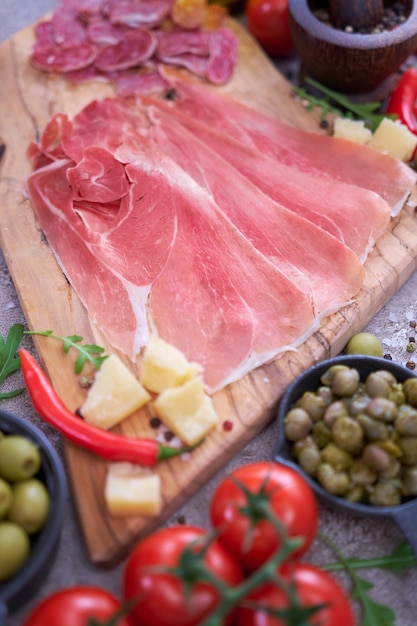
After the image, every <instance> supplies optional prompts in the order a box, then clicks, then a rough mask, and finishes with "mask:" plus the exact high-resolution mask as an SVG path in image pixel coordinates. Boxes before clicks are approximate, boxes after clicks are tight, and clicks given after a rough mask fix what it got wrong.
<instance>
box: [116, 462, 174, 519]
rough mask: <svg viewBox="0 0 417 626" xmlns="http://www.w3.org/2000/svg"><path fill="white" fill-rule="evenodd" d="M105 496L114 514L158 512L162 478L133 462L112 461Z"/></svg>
mask: <svg viewBox="0 0 417 626" xmlns="http://www.w3.org/2000/svg"><path fill="white" fill-rule="evenodd" d="M104 499H105V502H106V506H107V509H108V511H109V513H110V515H113V516H114V517H123V516H137V515H157V514H158V513H159V512H160V510H161V507H162V498H161V480H160V477H159V475H158V474H156V473H153V472H151V471H150V470H146V469H144V468H139V467H138V466H131V464H130V463H114V464H111V465H110V466H109V469H108V472H107V477H106V484H105V487H104Z"/></svg>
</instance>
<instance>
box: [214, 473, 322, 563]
mask: <svg viewBox="0 0 417 626" xmlns="http://www.w3.org/2000/svg"><path fill="white" fill-rule="evenodd" d="M236 481H239V483H241V484H242V485H243V486H244V487H245V488H247V489H248V490H249V492H250V493H252V494H258V496H257V498H256V499H255V501H254V502H253V499H252V505H251V506H250V507H249V508H248V504H250V502H249V501H248V498H247V496H246V495H245V493H244V491H243V490H242V489H241V488H240V487H239V485H238V484H237V482H236ZM262 503H263V506H264V505H265V504H266V503H269V506H270V508H271V510H272V511H273V513H274V514H275V516H276V517H277V518H278V519H279V520H280V521H281V523H282V524H283V525H284V527H285V529H286V532H287V533H288V535H289V536H290V537H303V539H304V542H303V544H302V545H301V546H300V547H299V548H298V549H297V550H296V551H295V552H294V553H293V555H292V558H294V559H299V558H300V557H301V556H302V555H304V554H305V553H306V552H307V550H308V549H309V547H310V545H311V544H312V542H313V540H314V538H315V535H316V532H317V520H318V509H317V502H316V499H315V496H314V494H313V491H312V490H311V488H310V486H309V485H308V484H307V483H306V482H305V480H304V479H303V478H302V477H301V476H300V475H299V474H298V473H297V472H296V471H295V470H292V469H291V468H289V467H286V466H285V465H281V464H280V463H270V462H259V463H250V464H247V465H243V466H242V467H240V468H238V469H237V470H235V471H234V472H232V474H230V475H229V476H226V477H225V478H224V479H223V480H222V481H221V482H220V484H219V486H218V487H217V489H216V491H215V492H214V494H213V497H212V501H211V507H210V518H211V523H212V526H213V528H217V530H218V531H219V532H220V534H219V540H220V541H221V542H222V543H224V544H225V545H226V546H227V547H228V548H229V550H230V551H231V552H232V554H234V555H235V557H236V558H237V559H238V560H239V562H240V563H241V564H242V567H243V568H244V570H245V571H247V572H252V571H254V570H256V569H257V568H259V567H260V566H261V565H262V564H263V563H265V561H266V560H267V559H268V558H269V557H270V556H271V555H272V554H273V552H275V550H276V549H277V548H278V546H279V538H278V535H277V532H276V530H275V529H274V527H273V526H272V524H271V523H270V522H269V521H268V520H267V519H265V517H263V518H262V515H260V512H259V504H262ZM245 507H246V508H245ZM248 541H250V543H248Z"/></svg>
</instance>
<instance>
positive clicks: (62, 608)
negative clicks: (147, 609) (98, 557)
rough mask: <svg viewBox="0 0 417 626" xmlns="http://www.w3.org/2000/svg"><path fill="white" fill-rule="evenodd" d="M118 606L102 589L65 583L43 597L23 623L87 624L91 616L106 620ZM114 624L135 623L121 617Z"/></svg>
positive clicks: (46, 625)
mask: <svg viewBox="0 0 417 626" xmlns="http://www.w3.org/2000/svg"><path fill="white" fill-rule="evenodd" d="M120 607H121V603H120V602H119V600H118V599H117V598H116V597H115V596H113V595H112V594H111V593H109V592H108V591H106V590H105V589H100V588H99V587H91V586H88V585H86V586H76V587H67V588H66V589H61V590H60V591H57V592H55V593H53V594H51V595H50V596H48V597H47V598H45V599H44V600H42V601H41V602H40V603H39V604H38V605H37V606H36V607H35V609H34V610H33V611H32V613H31V614H30V615H29V616H28V617H27V618H26V620H25V622H24V623H23V625H22V626H58V624H59V626H88V624H89V623H90V620H91V619H92V618H94V619H95V620H99V621H100V622H104V621H109V620H110V618H111V617H112V616H113V615H114V614H115V613H116V612H117V611H118V610H119V609H120ZM117 626H134V622H133V621H132V620H131V618H130V617H123V618H121V619H120V620H119V621H118V622H117Z"/></svg>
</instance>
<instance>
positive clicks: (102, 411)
mask: <svg viewBox="0 0 417 626" xmlns="http://www.w3.org/2000/svg"><path fill="white" fill-rule="evenodd" d="M150 399H151V396H150V394H149V393H148V392H147V391H146V389H145V388H144V387H143V386H142V385H141V384H140V382H139V381H138V379H137V378H136V377H135V375H134V374H133V373H132V372H131V371H130V370H129V369H128V368H127V367H126V365H125V364H124V363H123V362H122V361H121V360H120V359H119V357H118V356H117V355H116V354H111V355H110V356H109V357H108V358H107V359H106V360H105V361H103V363H102V365H101V367H100V369H99V370H98V372H97V373H96V377H95V379H94V382H93V384H92V386H91V387H90V389H89V390H88V394H87V398H86V400H85V402H84V404H83V405H82V407H81V408H80V413H81V415H82V416H83V417H84V419H85V421H86V422H89V423H90V424H94V426H99V427H100V428H104V429H106V430H107V429H108V428H112V427H113V426H115V425H116V424H118V423H119V422H121V421H122V420H123V419H125V417H128V416H129V415H131V414H132V413H134V412H135V411H137V410H138V409H140V408H141V407H142V406H144V405H145V404H146V403H147V402H149V400H150Z"/></svg>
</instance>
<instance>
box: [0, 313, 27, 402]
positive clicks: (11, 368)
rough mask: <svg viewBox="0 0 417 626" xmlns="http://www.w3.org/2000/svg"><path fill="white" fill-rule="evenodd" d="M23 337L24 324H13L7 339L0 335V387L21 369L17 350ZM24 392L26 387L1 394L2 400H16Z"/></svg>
mask: <svg viewBox="0 0 417 626" xmlns="http://www.w3.org/2000/svg"><path fill="white" fill-rule="evenodd" d="M22 337H23V326H22V324H13V326H11V327H10V329H9V332H8V333H7V337H6V339H5V338H4V337H2V336H1V335H0V385H2V384H3V382H4V381H5V379H6V378H7V377H8V376H10V374H13V373H14V372H17V371H18V370H19V369H20V357H19V356H18V355H17V350H18V348H19V344H20V342H21V340H22ZM22 391H24V387H22V388H21V389H15V390H14V391H7V392H3V393H0V399H5V398H14V397H15V396H18V395H19V394H21V393H22Z"/></svg>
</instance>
